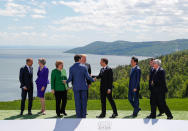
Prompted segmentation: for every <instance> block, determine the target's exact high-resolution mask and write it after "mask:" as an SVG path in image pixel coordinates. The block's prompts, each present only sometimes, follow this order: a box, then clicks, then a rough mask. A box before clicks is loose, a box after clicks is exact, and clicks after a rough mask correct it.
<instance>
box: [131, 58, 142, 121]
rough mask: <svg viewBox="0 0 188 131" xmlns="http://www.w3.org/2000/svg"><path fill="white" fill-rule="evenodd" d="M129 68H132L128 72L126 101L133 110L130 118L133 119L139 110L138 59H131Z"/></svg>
mask: <svg viewBox="0 0 188 131" xmlns="http://www.w3.org/2000/svg"><path fill="white" fill-rule="evenodd" d="M131 66H132V69H131V72H130V80H129V94H128V99H129V102H130V103H131V105H132V106H133V108H134V111H133V115H132V117H133V118H134V117H137V115H138V112H139V111H140V110H141V109H140V108H139V90H140V77H141V70H140V68H139V66H138V59H137V58H136V57H132V59H131Z"/></svg>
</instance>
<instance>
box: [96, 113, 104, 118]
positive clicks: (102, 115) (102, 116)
mask: <svg viewBox="0 0 188 131" xmlns="http://www.w3.org/2000/svg"><path fill="white" fill-rule="evenodd" d="M104 117H105V115H104V114H100V115H99V116H96V118H104Z"/></svg>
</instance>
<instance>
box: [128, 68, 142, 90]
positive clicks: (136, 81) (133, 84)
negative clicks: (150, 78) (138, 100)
mask: <svg viewBox="0 0 188 131" xmlns="http://www.w3.org/2000/svg"><path fill="white" fill-rule="evenodd" d="M140 77H141V70H140V67H139V66H138V65H137V66H136V67H135V68H133V69H131V73H130V79H129V89H134V88H135V89H137V90H140Z"/></svg>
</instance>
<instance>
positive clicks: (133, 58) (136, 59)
mask: <svg viewBox="0 0 188 131" xmlns="http://www.w3.org/2000/svg"><path fill="white" fill-rule="evenodd" d="M131 59H132V60H133V61H134V62H136V64H138V58H136V57H134V56H133V57H132V58H131Z"/></svg>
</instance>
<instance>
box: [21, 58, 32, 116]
mask: <svg viewBox="0 0 188 131" xmlns="http://www.w3.org/2000/svg"><path fill="white" fill-rule="evenodd" d="M32 65H33V59H32V58H28V59H27V60H26V65H25V66H24V67H22V68H21V69H20V76H19V80H20V84H21V85H20V88H21V89H22V93H21V96H22V100H21V113H20V115H23V112H24V109H25V100H26V97H27V94H28V115H32V113H31V109H32V101H33V67H32Z"/></svg>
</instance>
